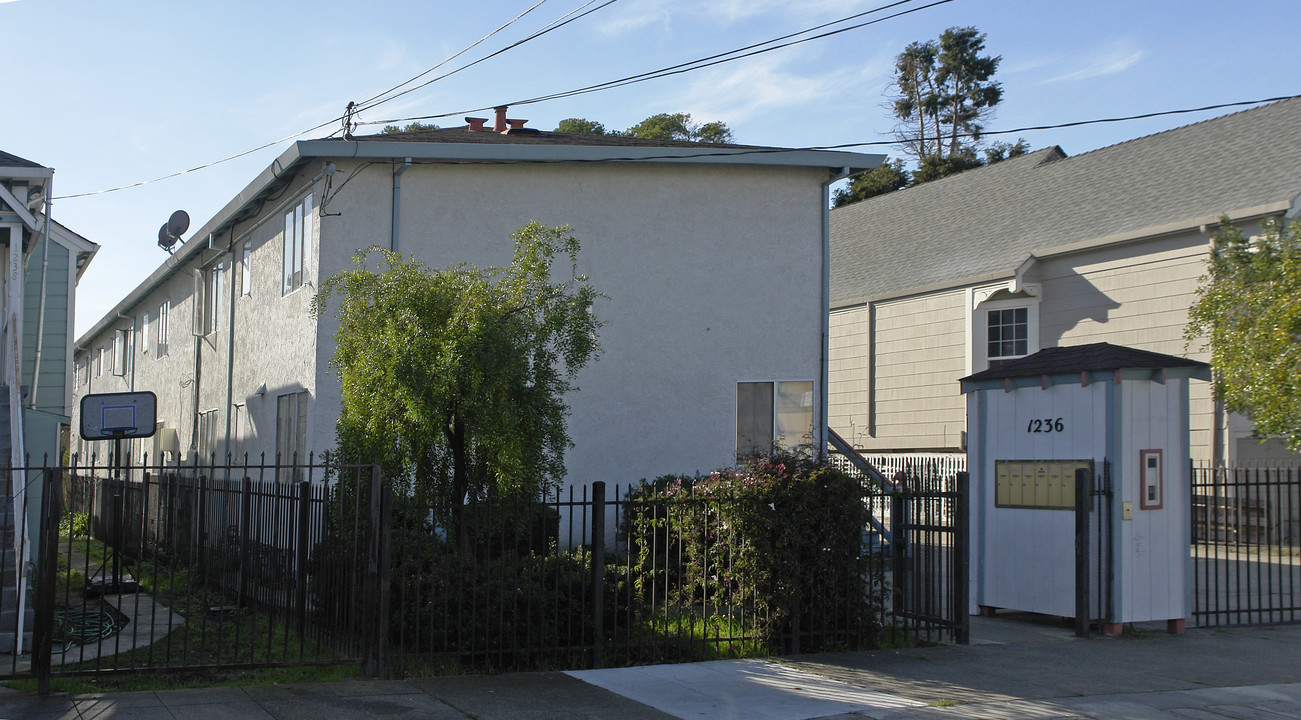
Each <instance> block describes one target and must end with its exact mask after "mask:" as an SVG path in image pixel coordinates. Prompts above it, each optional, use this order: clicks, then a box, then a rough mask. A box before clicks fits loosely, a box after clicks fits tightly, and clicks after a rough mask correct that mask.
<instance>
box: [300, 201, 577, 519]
mask: <svg viewBox="0 0 1301 720" xmlns="http://www.w3.org/2000/svg"><path fill="white" fill-rule="evenodd" d="M513 238H514V241H515V253H514V259H513V260H512V262H511V264H510V266H509V267H503V268H487V269H479V268H476V267H473V266H470V265H466V264H461V265H454V266H450V267H447V268H444V269H442V270H437V271H433V270H430V269H429V268H427V267H426V266H424V265H422V264H421V263H419V262H415V261H412V260H407V259H405V258H403V257H402V255H401V254H399V253H394V252H390V251H387V250H383V249H380V248H370V249H368V250H366V251H362V252H361V253H360V254H358V255H357V256H356V257H354V265H353V267H351V268H349V269H346V270H343V271H340V272H338V273H336V274H334V275H332V276H330V277H329V278H327V279H326V280H325V281H323V282H322V283H321V289H320V291H319V292H318V293H317V296H316V298H315V299H314V300H313V312H315V313H316V314H318V315H320V314H322V313H325V312H327V310H328V309H329V308H330V307H331V306H332V305H333V307H334V310H335V314H336V315H337V317H338V320H339V329H338V331H337V332H336V333H335V340H336V342H337V348H336V350H335V353H334V357H333V359H332V360H331V362H330V367H331V369H332V370H333V371H334V372H336V373H337V374H338V377H339V380H340V384H341V389H342V395H343V408H342V412H341V414H340V416H339V421H338V425H337V434H338V441H339V446H340V450H341V451H342V452H343V453H344V455H345V458H348V459H352V460H362V461H371V460H374V459H378V460H379V461H380V462H382V463H383V465H384V467H385V472H386V474H387V476H388V477H389V478H391V479H393V480H394V481H395V482H398V483H399V484H400V485H402V486H404V487H405V489H406V490H407V491H408V492H410V493H412V494H414V495H416V496H417V497H419V498H420V499H421V500H424V501H427V502H429V503H431V504H432V506H433V507H436V508H439V514H440V517H439V518H438V520H439V521H440V522H444V523H449V522H455V519H456V517H457V516H458V515H459V509H460V508H461V507H462V506H463V505H464V504H465V503H467V502H475V501H479V500H483V499H487V498H490V497H512V498H528V499H536V498H538V497H539V496H541V495H542V494H543V493H544V492H545V491H547V490H548V489H551V488H554V487H556V486H557V485H558V484H559V482H560V481H561V479H562V478H563V477H564V474H565V465H564V455H565V451H566V449H567V448H568V447H570V445H571V442H570V438H569V435H568V431H567V426H566V416H567V413H568V409H567V406H566V404H565V399H564V396H565V393H567V392H569V391H571V390H573V389H575V387H574V385H573V378H574V375H575V373H576V372H578V370H580V369H581V368H583V367H584V366H586V365H587V364H588V363H589V362H591V361H592V360H594V359H595V358H596V356H597V353H598V351H599V348H598V343H597V339H596V332H597V329H598V327H599V323H598V322H597V320H596V318H595V316H594V315H593V314H592V304H593V301H594V300H595V299H596V298H597V297H598V293H597V292H596V290H595V289H594V288H593V287H592V285H591V284H590V283H589V282H588V280H587V278H586V277H584V276H582V275H580V274H579V273H578V271H577V256H578V252H579V242H578V240H577V238H575V237H574V236H573V235H572V234H571V233H570V231H569V229H568V228H567V227H546V226H543V225H541V224H539V223H536V222H533V223H529V224H528V225H526V226H525V227H523V228H521V229H520V230H519V231H518V232H516V233H515V234H514V235H513ZM372 253H378V254H379V256H380V257H381V262H380V264H379V266H378V268H376V269H372V268H370V267H369V266H368V265H367V263H366V258H367V256H368V255H369V254H372ZM565 259H567V260H568V261H569V270H570V272H569V276H568V277H567V278H565V279H563V280H562V281H555V280H553V279H552V277H551V273H552V268H553V266H556V265H559V264H561V263H562V262H563V261H564V260H565ZM336 302H337V304H335V303H336Z"/></svg>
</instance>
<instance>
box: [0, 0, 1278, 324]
mask: <svg viewBox="0 0 1301 720" xmlns="http://www.w3.org/2000/svg"><path fill="white" fill-rule="evenodd" d="M601 1H602V2H603V1H604V0H601ZM536 2H537V0H522V1H520V2H516V1H514V0H511V1H509V2H494V3H471V2H455V3H453V2H444V1H442V0H425V1H419V0H415V1H396V0H395V1H391V2H372V3H368V4H367V3H356V2H352V3H342V2H334V1H333V0H321V1H318V2H315V3H310V4H309V3H288V2H245V1H243V0H230V1H228V2H223V3H177V2H168V3H161V2H114V3H109V2H104V1H103V0H91V1H85V2H73V1H64V0H0V29H3V34H4V36H5V44H6V51H7V52H6V57H7V58H9V62H8V63H7V68H6V72H5V73H4V82H3V87H4V89H5V92H6V95H7V97H8V99H9V103H8V112H7V113H6V115H5V117H4V119H3V120H0V127H2V128H3V129H4V132H3V134H2V138H3V139H2V140H0V149H3V150H5V151H6V152H10V153H13V154H15V155H18V156H20V157H24V158H26V159H28V160H32V161H34V162H38V163H40V164H42V165H45V166H48V167H52V168H54V169H55V186H54V195H55V198H56V201H55V204H54V217H55V218H56V219H57V220H59V221H60V222H62V223H63V224H65V225H67V226H68V227H70V228H72V229H73V230H75V231H76V232H78V233H80V234H82V235H84V236H85V237H87V238H89V239H90V240H92V241H94V242H97V243H99V244H100V245H101V246H102V249H101V250H100V253H99V255H98V256H97V257H96V258H95V260H94V262H93V263H92V264H91V266H90V268H89V270H88V271H87V272H86V274H85V276H84V277H83V279H82V282H81V285H80V287H79V289H78V294H79V298H78V303H77V323H76V326H77V333H78V334H80V333H81V332H83V331H84V330H85V329H87V328H89V327H90V326H91V325H92V324H94V323H95V322H96V321H97V320H99V319H100V318H101V317H102V316H103V315H104V314H105V313H107V312H108V311H109V310H111V309H112V307H113V306H114V305H115V304H116V302H117V301H118V300H120V299H121V298H122V297H123V296H124V295H125V294H126V293H127V292H129V291H130V290H131V289H132V288H133V287H135V286H136V285H137V284H138V283H139V282H140V281H141V280H143V279H144V278H145V277H147V276H148V275H149V274H150V273H151V272H152V271H153V270H154V269H155V268H157V267H158V266H159V265H160V264H161V263H162V262H163V261H164V260H165V259H166V258H165V255H164V254H163V252H162V251H161V250H160V249H159V248H158V247H157V245H156V241H157V232H158V227H159V225H161V224H162V222H163V221H164V220H165V219H166V218H167V217H168V215H169V214H171V212H172V211H173V210H176V209H178V208H179V209H184V210H186V211H187V212H189V213H190V215H191V217H192V219H193V222H192V224H191V228H192V229H197V228H198V227H200V226H202V225H203V223H204V222H205V221H206V220H207V219H208V218H209V217H211V216H212V215H213V214H214V213H215V212H216V211H217V210H218V209H220V208H221V207H222V206H223V205H225V204H226V203H227V202H228V201H229V200H230V199H231V198H232V197H234V195H235V194H236V193H238V192H239V191H240V190H241V189H242V188H243V187H244V186H245V185H246V184H247V183H248V181H249V180H251V179H252V178H253V177H254V176H255V175H256V174H257V173H258V172H259V171H261V170H262V169H263V168H265V167H266V166H267V165H268V164H269V163H270V161H271V160H272V159H273V158H274V157H275V156H277V155H278V154H279V153H281V152H283V151H284V149H285V148H286V147H287V144H288V141H284V142H280V143H278V144H275V145H274V146H272V147H269V148H267V149H264V150H260V151H258V152H255V153H252V154H249V155H246V156H243V157H240V158H238V159H235V160H231V161H228V162H223V163H220V164H217V165H214V166H211V167H208V168H205V169H202V170H197V171H195V172H189V173H185V174H183V175H179V176H177V177H172V178H169V179H165V180H158V181H156V182H150V183H147V184H143V185H139V186H137V187H132V188H129V189H125V190H119V191H115V192H107V193H98V194H92V195H85V196H82V197H69V196H73V195H82V194H84V193H96V192H97V191H102V190H105V189H109V188H115V187H118V186H123V185H128V184H133V183H139V182H142V181H147V180H151V179H154V178H159V177H162V176H166V175H170V174H173V173H177V172H179V171H184V170H187V169H190V168H195V167H198V166H201V165H205V164H207V163H212V162H214V161H217V160H221V159H223V158H227V157H230V156H233V155H236V154H239V153H243V152H245V151H247V150H250V149H252V148H256V147H259V146H262V145H265V144H267V143H271V142H272V141H275V140H278V139H280V138H286V137H289V136H293V135H295V133H300V132H302V131H304V130H308V129H309V128H312V127H314V126H316V125H319V124H321V123H326V122H330V121H331V120H332V119H333V118H337V117H338V116H339V115H340V114H341V113H342V111H343V109H344V107H345V106H346V104H347V103H348V102H349V101H350V100H355V101H361V100H365V99H367V98H370V97H372V96H375V95H377V94H379V93H381V92H383V91H385V90H387V89H389V88H390V87H393V86H395V85H398V84H399V83H401V82H403V81H405V80H407V79H408V78H411V77H413V76H415V75H417V74H419V73H421V72H424V71H425V70H427V69H429V68H431V67H433V66H434V65H437V64H438V63H440V62H441V61H443V60H444V59H446V58H448V57H449V56H451V55H453V54H454V53H457V52H459V51H460V50H462V49H464V48H465V47H466V46H468V45H470V44H471V43H473V42H475V41H476V40H479V39H480V38H483V37H484V36H485V35H488V34H489V33H491V32H492V31H493V30H495V29H497V28H498V27H499V26H501V25H502V24H504V23H506V22H507V21H509V20H511V19H512V18H514V17H515V16H517V15H519V14H520V13H523V12H524V11H526V10H528V9H529V8H530V7H531V6H533V5H534V3H536ZM583 2H584V0H547V1H546V2H543V3H542V4H541V5H539V6H538V7H536V9H533V10H532V11H531V12H529V13H528V14H527V15H525V16H524V18H522V19H521V20H519V21H518V22H516V23H514V24H512V25H511V26H510V27H508V28H507V29H505V30H503V31H502V32H501V33H499V34H497V35H495V36H493V37H491V38H489V39H487V40H485V41H484V42H483V43H482V44H480V45H479V46H478V47H476V48H474V49H473V50H470V51H469V52H468V53H466V54H465V55H462V56H461V57H460V58H458V59H457V60H454V61H452V62H451V63H449V64H448V65H446V66H444V67H443V68H442V69H441V70H439V71H435V73H433V74H431V75H428V76H426V77H425V79H426V80H427V79H429V78H430V77H433V76H434V75H436V74H439V73H440V72H445V71H447V70H449V69H452V68H455V67H457V66H459V65H462V64H464V63H466V62H468V61H472V60H476V59H478V58H480V57H483V56H484V55H487V54H489V53H491V52H494V51H496V50H499V49H501V48H502V47H504V46H505V45H508V44H510V43H513V42H515V41H517V40H519V39H521V38H523V37H525V36H526V35H528V34H531V33H532V32H534V31H536V30H538V29H539V28H541V27H543V26H544V25H546V24H548V23H550V22H551V21H553V20H555V19H556V18H558V17H560V16H563V15H565V14H566V13H568V12H570V11H572V10H574V9H575V8H577V7H579V6H581V5H582V4H583ZM597 4H599V3H597ZM885 4H886V0H869V1H867V2H862V1H859V0H837V1H831V0H805V1H804V2H791V1H789V0H717V1H715V2H708V1H706V2H700V0H618V1H617V2H615V3H613V4H611V5H609V6H608V7H605V8H603V9H601V10H599V11H596V12H594V13H592V14H590V15H588V16H586V17H584V18H582V19H580V20H577V21H576V22H573V23H571V24H569V25H567V26H565V27H563V28H561V29H559V30H557V31H555V32H552V33H550V34H547V35H545V36H543V37H541V38H539V39H537V40H534V41H532V42H530V43H528V44H525V45H522V46H520V47H518V48H514V49H512V50H509V51H507V52H505V53H503V54H501V55H498V56H497V57H494V58H492V59H490V60H487V61H485V62H483V63H481V64H478V65H476V66H475V67H473V68H470V69H468V70H465V71H463V72H461V73H458V74H456V75H454V76H452V77H449V78H446V79H444V80H441V81H438V82H435V83H433V84H430V85H428V86H427V87H424V88H422V89H420V90H417V91H414V92H411V93H409V94H407V95H404V96H402V97H400V98H398V99H396V100H393V101H391V102H388V103H386V104H384V105H381V106H379V107H376V108H373V109H370V110H367V111H366V112H364V113H363V114H362V115H361V119H362V120H363V121H367V122H380V121H388V120H402V121H403V122H405V121H406V119H407V118H412V117H417V116H424V115H437V114H442V113H458V114H456V115H454V116H452V117H450V118H444V119H441V120H437V121H435V122H438V123H440V124H442V125H444V126H451V125H458V124H463V121H462V120H461V117H462V116H463V115H464V114H465V113H464V112H462V111H465V110H470V109H475V108H480V107H490V106H494V105H499V104H503V103H514V102H517V101H520V100H524V99H528V98H532V97H536V96H541V95H545V94H549V93H554V92H562V91H566V90H572V89H576V88H580V87H585V86H588V85H592V84H595V83H600V82H604V81H608V80H613V79H617V78H620V77H624V76H627V75H633V74H636V73H640V72H646V71H649V70H654V69H657V68H661V67H666V66H670V65H675V64H677V63H680V62H685V61H688V60H693V59H696V58H700V57H705V56H709V55H713V54H715V53H718V52H723V51H726V50H731V49H733V48H738V47H741V46H745V45H749V44H751V43H754V42H759V41H762V40H767V39H769V38H773V37H776V36H779V35H784V34H787V33H791V32H795V31H798V30H802V29H805V28H808V27H812V26H814V25H818V24H821V23H824V22H828V21H831V20H835V19H838V18H842V17H846V16H849V15H852V14H854V13H858V12H863V11H867V10H871V9H873V8H876V7H879V6H881V5H885ZM925 4H926V3H925V2H924V1H923V2H911V3H906V4H904V5H901V6H900V7H898V8H896V9H895V10H894V12H898V11H899V10H903V9H908V8H914V7H921V6H923V5H925ZM594 6H595V5H594ZM884 14H889V12H885V13H881V14H876V15H870V16H867V17H865V18H863V20H871V19H874V18H877V17H881V15H884ZM1298 15H1299V14H1298V13H1297V11H1296V9H1295V6H1294V5H1293V4H1292V2H1290V0H1244V1H1241V2H1233V3H1226V2H1223V1H1222V0H1220V1H1214V2H1212V1H1202V0H1184V1H1176V0H1128V1H1127V2H1119V1H1115V0H1091V1H1090V2H1068V1H1066V0H951V1H950V2H946V3H943V4H939V5H937V6H935V7H930V8H926V9H921V10H918V11H917V12H914V13H911V14H908V15H905V16H902V17H896V18H892V19H888V20H884V21H882V22H879V23H876V24H873V25H869V26H867V27H863V28H860V29H857V30H852V31H849V32H844V33H840V34H838V35H835V36H833V37H828V38H824V39H820V40H815V41H812V42H807V43H803V44H800V45H796V46H793V47H788V48H785V49H782V50H777V51H775V52H770V53H765V54H762V55H758V56H755V57H752V58H748V59H745V60H740V61H737V62H731V63H726V64H722V65H717V66H714V67H711V68H708V69H704V70H700V71H695V72H689V73H684V74H680V75H675V76H672V77H668V78H664V79H658V80H652V81H650V82H644V83H639V84H636V85H631V86H628V87H624V88H619V89H615V90H610V91H604V92H598V93H592V94H586V95H578V96H575V97H570V98H565V99H560V100H552V101H547V102H542V103H537V104H530V105H516V106H514V107H513V108H512V110H511V116H512V117H523V118H528V119H529V120H530V123H529V124H530V126H533V127H538V128H541V129H544V130H549V129H552V128H554V127H555V125H556V123H557V122H558V121H560V120H561V119H563V118H567V117H585V118H589V119H592V120H597V121H600V122H602V123H604V124H605V125H606V126H607V127H609V128H611V129H623V128H627V127H629V126H631V125H634V124H636V123H637V122H638V121H640V120H642V119H643V118H645V117H647V116H649V115H652V114H655V113H658V112H689V113H691V114H692V115H693V117H694V118H695V119H697V120H701V121H708V120H722V121H724V122H726V123H727V124H728V125H729V126H730V127H731V128H732V130H733V132H734V134H735V137H736V140H737V142H741V143H746V144H756V145H778V146H792V147H807V146H823V145H839V144H844V143H857V142H879V141H884V140H889V139H890V131H891V129H892V127H893V126H894V121H893V119H892V118H891V117H890V113H889V111H888V110H887V109H886V102H887V100H886V98H887V94H888V85H889V82H890V77H891V67H892V62H893V58H894V56H895V55H897V54H898V53H899V51H900V50H902V49H903V47H904V46H905V45H907V44H908V43H909V42H912V41H914V40H925V39H932V38H935V37H937V36H938V35H939V34H940V33H941V32H942V31H943V30H944V29H945V28H948V27H952V26H967V25H974V26H975V27H977V28H979V29H980V30H981V31H983V32H985V33H986V34H987V35H988V37H987V39H986V47H987V49H988V51H989V52H990V53H991V54H997V55H1001V56H1002V57H1003V61H1002V65H1001V66H1000V69H999V72H998V76H997V77H998V79H999V80H1000V81H1001V82H1002V83H1003V87H1004V101H1003V103H1002V104H1001V105H1000V106H999V107H998V109H997V113H996V115H995V118H994V119H993V120H992V121H991V122H989V124H988V127H989V129H991V130H999V129H1008V128H1018V127H1026V126H1034V125H1044V124H1056V123H1064V122H1073V121H1078V120H1088V119H1095V118H1106V117H1116V116H1125V115H1132V114H1138V113H1145V112H1158V111H1164V110H1174V109H1181V108H1191V107H1199V106H1204V105H1210V104H1216V103H1228V102H1237V101H1244V100H1252V99H1258V98H1267V97H1274V96H1282V95H1292V94H1297V93H1301V71H1299V70H1298V68H1301V28H1298V23H1297V20H1298ZM860 22H861V20H860ZM1231 111H1232V110H1219V111H1213V112H1203V113H1196V114H1190V115H1176V116H1168V117H1160V118H1154V119H1149V120H1140V121H1131V122H1124V123H1111V124H1101V125H1092V126H1085V127H1078V128H1069V129H1058V130H1046V131H1035V132H1026V133H1022V134H1021V136H1022V137H1024V138H1025V139H1026V140H1027V141H1029V143H1030V144H1031V146H1033V147H1035V148H1039V147H1044V146H1047V145H1060V146H1062V148H1063V149H1064V150H1066V152H1067V153H1069V154H1072V155H1074V154H1079V153H1082V152H1086V151H1089V150H1093V149H1096V148H1099V147H1102V146H1105V145H1110V144H1113V143H1116V142H1121V141H1124V140H1128V139H1131V138H1135V137H1139V136H1142V135H1146V134H1149V133H1152V132H1159V131H1161V130H1165V129H1169V128H1171V127H1176V126H1178V125H1184V124H1188V123H1191V122H1196V121H1198V120H1202V119H1206V118H1208V117H1214V116H1216V115H1220V114H1224V113H1226V112H1231ZM336 127H337V123H332V124H331V125H330V126H329V127H327V128H324V129H321V130H317V131H314V132H309V133H307V134H305V135H303V136H301V138H311V137H323V136H326V135H328V134H330V133H331V132H333V131H334V130H335V128H336ZM378 129H379V126H369V127H364V128H363V129H362V130H361V131H360V132H367V131H372V132H373V131H378ZM1006 139H1009V140H1014V139H1015V136H1012V137H1010V138H1006ZM861 149H862V151H864V152H890V153H893V152H894V151H893V149H892V148H881V147H870V146H869V147H864V148H861ZM60 198H62V199H60Z"/></svg>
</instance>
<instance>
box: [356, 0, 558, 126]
mask: <svg viewBox="0 0 1301 720" xmlns="http://www.w3.org/2000/svg"><path fill="white" fill-rule="evenodd" d="M546 1H547V0H538V1H537V2H536V3H534V4H533V6H532V7H530V8H529V9H528V10H525V11H524V12H522V13H520V14H519V15H516V16H515V17H513V18H511V19H510V20H507V21H506V22H505V23H503V24H502V25H501V27H498V28H497V29H496V30H493V31H492V32H490V33H488V34H487V35H484V36H483V37H481V38H479V39H478V40H475V41H474V42H472V43H470V44H469V45H466V46H465V47H464V48H462V49H461V50H460V51H459V52H457V53H456V54H454V55H450V56H448V57H447V58H446V59H445V60H443V61H442V62H440V63H438V64H437V65H435V66H433V67H431V68H429V69H428V70H425V71H424V72H422V73H420V74H419V75H417V76H415V77H413V78H410V79H408V80H403V81H402V82H400V83H398V84H397V85H394V86H393V87H391V88H389V89H388V90H385V91H384V92H382V93H379V94H377V95H373V96H371V97H369V98H367V99H365V100H362V101H361V102H359V103H357V105H358V106H360V107H367V106H369V103H371V102H374V101H375V100H378V99H379V98H382V97H384V96H385V95H388V94H389V93H391V92H393V91H395V90H397V89H398V88H400V87H402V86H403V85H407V84H410V83H413V82H415V81H417V80H419V79H420V78H422V77H424V76H426V75H428V74H429V73H431V72H433V71H435V70H437V69H438V68H440V67H442V66H444V65H446V64H447V63H449V62H451V61H453V60H455V59H456V58H458V57H461V56H462V55H464V54H465V53H467V52H470V51H471V50H473V49H474V48H476V47H478V46H479V45H480V44H481V43H483V42H484V41H486V40H488V39H489V38H491V37H492V36H493V35H496V34H497V33H499V32H501V31H502V30H505V29H506V28H508V27H510V26H511V25H514V24H515V23H516V22H518V21H519V20H520V19H521V18H523V17H524V16H525V15H528V14H529V13H531V12H533V11H534V10H537V9H538V7H539V6H541V5H542V3H544V2H546ZM401 94H402V93H399V94H398V95H394V96H393V97H399V96H400V95H401ZM388 99H389V100H392V99H393V98H388ZM380 102H384V101H383V100H381V101H380ZM376 104H377V105H378V104H379V103H376ZM372 107H373V106H372Z"/></svg>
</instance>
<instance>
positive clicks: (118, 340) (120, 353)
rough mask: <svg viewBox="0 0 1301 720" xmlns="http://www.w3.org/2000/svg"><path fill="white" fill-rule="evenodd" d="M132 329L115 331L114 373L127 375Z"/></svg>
mask: <svg viewBox="0 0 1301 720" xmlns="http://www.w3.org/2000/svg"><path fill="white" fill-rule="evenodd" d="M130 332H131V331H130V330H117V331H114V333H113V374H114V375H120V376H123V377H125V376H126V364H127V354H128V351H129V349H130V347H131V335H130Z"/></svg>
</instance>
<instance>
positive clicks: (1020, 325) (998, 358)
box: [985, 307, 1030, 367]
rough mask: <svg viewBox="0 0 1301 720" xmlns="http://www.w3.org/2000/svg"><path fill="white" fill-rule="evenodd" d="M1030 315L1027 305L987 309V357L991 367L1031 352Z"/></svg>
mask: <svg viewBox="0 0 1301 720" xmlns="http://www.w3.org/2000/svg"><path fill="white" fill-rule="evenodd" d="M1029 316H1030V308H1027V307H1009V308H999V309H997V310H986V311H985V337H986V343H985V359H986V360H988V361H989V366H990V367H997V366H998V365H999V364H1000V363H1005V362H1007V361H1009V360H1015V359H1017V358H1022V357H1025V356H1026V355H1028V354H1030V353H1029V348H1030V319H1029Z"/></svg>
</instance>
